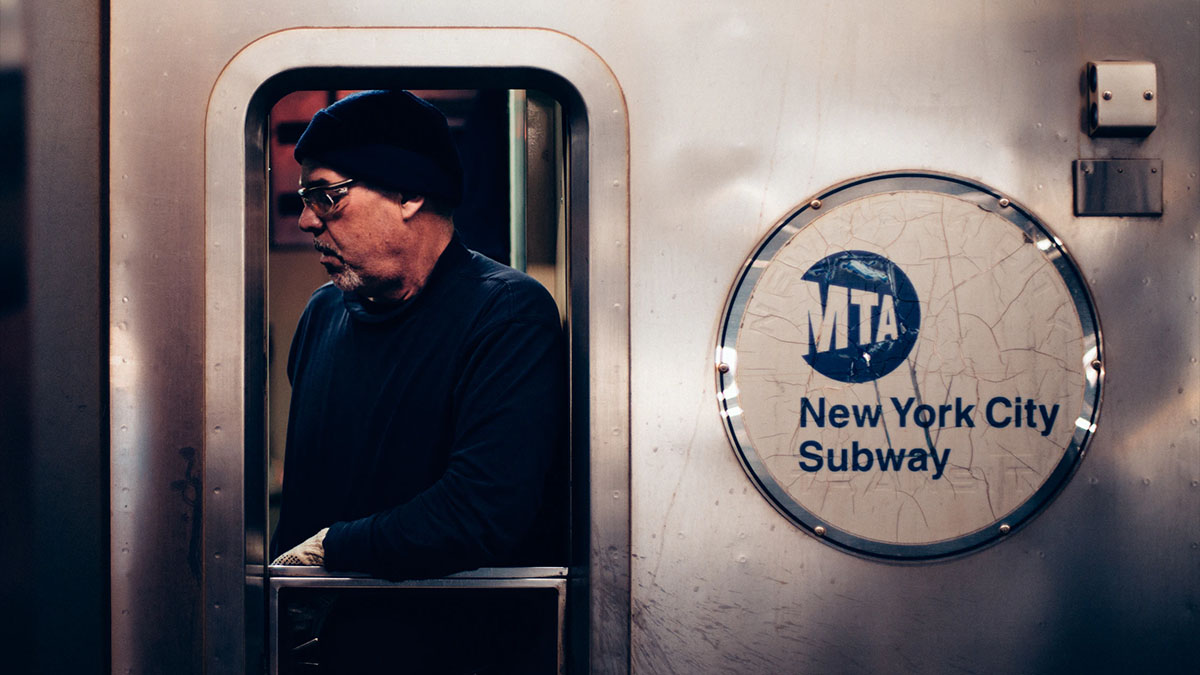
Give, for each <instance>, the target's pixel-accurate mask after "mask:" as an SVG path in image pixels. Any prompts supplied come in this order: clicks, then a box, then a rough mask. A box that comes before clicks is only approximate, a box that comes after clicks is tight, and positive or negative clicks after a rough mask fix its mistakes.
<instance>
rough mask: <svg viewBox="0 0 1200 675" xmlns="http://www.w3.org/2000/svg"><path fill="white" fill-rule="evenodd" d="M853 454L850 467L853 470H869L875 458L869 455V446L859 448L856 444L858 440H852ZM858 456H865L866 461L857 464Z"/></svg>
mask: <svg viewBox="0 0 1200 675" xmlns="http://www.w3.org/2000/svg"><path fill="white" fill-rule="evenodd" d="M853 455H854V462H853V464H852V466H851V468H852V469H853V470H855V471H870V470H871V466H872V465H873V464H874V463H875V458H874V457H873V456H871V449H870V448H861V447H859V445H858V441H854V450H853ZM859 457H865V458H866V460H867V463H866V464H859V463H858V458H859Z"/></svg>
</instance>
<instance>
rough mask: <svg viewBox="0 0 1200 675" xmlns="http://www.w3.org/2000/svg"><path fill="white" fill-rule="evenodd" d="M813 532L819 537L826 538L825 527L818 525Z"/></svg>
mask: <svg viewBox="0 0 1200 675" xmlns="http://www.w3.org/2000/svg"><path fill="white" fill-rule="evenodd" d="M813 532H816V533H817V536H818V537H824V536H825V526H824V525H818V526H816V527H814V528H813Z"/></svg>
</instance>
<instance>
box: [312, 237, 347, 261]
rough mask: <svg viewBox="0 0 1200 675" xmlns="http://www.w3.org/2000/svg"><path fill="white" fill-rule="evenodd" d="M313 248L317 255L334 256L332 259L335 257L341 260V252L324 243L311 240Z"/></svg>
mask: <svg viewBox="0 0 1200 675" xmlns="http://www.w3.org/2000/svg"><path fill="white" fill-rule="evenodd" d="M313 248H315V249H316V250H317V252H318V253H321V254H324V255H331V256H334V257H337V258H341V257H342V252H341V251H339V250H337V249H336V248H334V247H332V246H330V245H329V244H326V243H324V242H320V241H317V240H315V239H314V240H313Z"/></svg>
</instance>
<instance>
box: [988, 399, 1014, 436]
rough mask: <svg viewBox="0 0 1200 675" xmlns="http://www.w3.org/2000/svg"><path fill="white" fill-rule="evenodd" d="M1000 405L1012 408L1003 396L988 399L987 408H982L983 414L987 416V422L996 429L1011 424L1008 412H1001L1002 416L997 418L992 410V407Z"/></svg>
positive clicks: (1010, 416)
mask: <svg viewBox="0 0 1200 675" xmlns="http://www.w3.org/2000/svg"><path fill="white" fill-rule="evenodd" d="M1001 405H1002V406H1004V407H1005V408H1012V403H1011V402H1009V400H1008V399H1007V398H1004V397H1003V396H996V397H995V398H993V399H992V400H990V401H988V404H987V408H984V410H983V414H984V416H985V417H987V421H988V424H990V425H992V426H993V427H996V428H997V429H1003V428H1004V427H1006V426H1008V425H1009V424H1012V415H1011V414H1009V413H1008V412H1004V413H1003V414H1004V417H1003V418H997V417H996V415H995V414H994V413H993V412H992V409H993V408H995V407H996V406H1001Z"/></svg>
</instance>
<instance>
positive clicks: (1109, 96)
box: [1100, 90, 1112, 101]
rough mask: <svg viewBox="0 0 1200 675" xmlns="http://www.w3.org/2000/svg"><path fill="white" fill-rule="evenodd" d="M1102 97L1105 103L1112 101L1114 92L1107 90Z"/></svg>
mask: <svg viewBox="0 0 1200 675" xmlns="http://www.w3.org/2000/svg"><path fill="white" fill-rule="evenodd" d="M1100 96H1101V97H1103V98H1104V100H1105V101H1111V100H1112V92H1111V91H1108V90H1105V91H1104V93H1103V94H1100Z"/></svg>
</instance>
